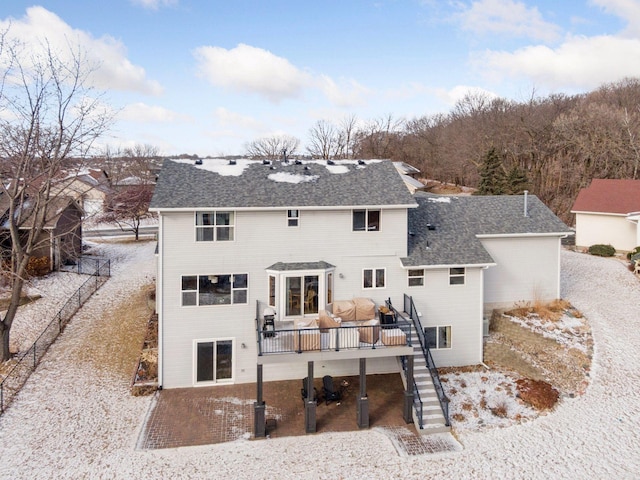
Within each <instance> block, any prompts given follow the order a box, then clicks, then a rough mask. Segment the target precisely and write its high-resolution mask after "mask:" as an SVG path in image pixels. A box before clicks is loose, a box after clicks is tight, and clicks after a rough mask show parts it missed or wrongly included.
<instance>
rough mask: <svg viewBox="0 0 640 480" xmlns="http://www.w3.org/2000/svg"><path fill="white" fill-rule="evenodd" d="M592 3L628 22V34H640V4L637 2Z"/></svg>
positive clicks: (606, 0)
mask: <svg viewBox="0 0 640 480" xmlns="http://www.w3.org/2000/svg"><path fill="white" fill-rule="evenodd" d="M591 3H592V4H593V5H597V6H599V7H601V8H602V9H603V10H604V11H605V12H606V13H608V14H610V15H615V16H617V17H620V18H622V19H623V20H626V21H627V23H628V26H627V31H626V33H627V34H630V35H639V34H640V2H638V1H637V0H591Z"/></svg>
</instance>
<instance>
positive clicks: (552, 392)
mask: <svg viewBox="0 0 640 480" xmlns="http://www.w3.org/2000/svg"><path fill="white" fill-rule="evenodd" d="M516 385H517V387H518V396H519V397H520V398H521V399H522V401H524V402H525V403H528V404H529V405H531V406H532V407H533V408H535V409H537V410H549V409H550V408H553V406H554V405H555V404H556V402H557V401H558V397H559V396H560V394H559V393H558V391H557V390H556V389H555V388H553V387H552V386H551V385H549V384H548V383H547V382H543V381H541V380H532V379H529V378H521V379H519V380H517V381H516Z"/></svg>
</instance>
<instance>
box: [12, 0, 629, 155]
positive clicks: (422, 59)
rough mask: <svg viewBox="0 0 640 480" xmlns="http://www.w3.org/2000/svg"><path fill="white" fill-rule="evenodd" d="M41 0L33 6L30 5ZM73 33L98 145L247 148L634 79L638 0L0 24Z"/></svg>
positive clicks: (409, 0) (279, 4)
mask: <svg viewBox="0 0 640 480" xmlns="http://www.w3.org/2000/svg"><path fill="white" fill-rule="evenodd" d="M36 1H37V0H36ZM8 25H10V28H9V34H10V35H11V36H13V37H17V38H19V39H21V40H22V41H24V42H26V43H32V44H33V45H34V47H33V48H34V49H35V48H37V45H38V43H37V42H38V39H42V38H43V37H46V38H47V39H48V41H49V43H50V44H52V45H54V46H56V45H62V44H63V43H64V42H65V41H68V40H69V39H71V41H72V42H74V43H78V44H80V46H82V47H83V48H85V49H86V51H87V53H88V55H89V56H90V57H91V58H93V60H96V61H99V62H100V65H101V66H100V68H99V70H98V71H97V72H95V75H94V76H93V81H94V82H95V85H96V86H97V88H98V89H100V90H102V91H105V93H106V95H105V98H106V101H107V102H108V104H109V105H110V106H111V107H112V108H113V109H114V110H115V111H117V116H116V118H117V121H116V122H115V123H114V125H113V128H112V129H111V131H110V135H109V137H106V138H105V139H104V140H103V141H102V145H107V144H108V145H109V146H111V147H118V146H121V147H123V146H124V147H126V146H131V145H133V144H136V143H141V144H150V145H154V146H157V147H158V148H159V149H160V151H161V152H162V153H163V154H165V155H175V154H179V153H196V154H199V155H201V156H205V155H224V154H242V153H243V152H244V145H245V144H246V142H248V141H251V140H254V139H257V138H260V137H264V136H271V135H277V134H288V135H294V136H296V137H298V138H300V140H301V145H302V150H304V145H305V144H306V143H307V137H308V132H309V129H310V128H311V127H312V126H313V125H314V124H315V123H316V122H317V121H318V120H327V121H333V122H336V123H338V122H339V121H340V120H341V119H343V118H345V117H346V116H348V115H355V116H356V117H357V118H358V119H359V120H360V121H362V122H365V121H368V120H371V119H378V118H382V117H386V116H387V115H389V114H391V115H393V117H394V118H398V119H400V118H407V119H410V118H414V117H416V116H422V115H429V114H435V113H439V112H442V113H446V112H448V111H449V110H450V109H451V108H452V107H453V105H454V104H455V102H456V101H457V100H459V99H460V98H462V97H463V96H464V94H465V93H467V92H470V91H480V92H486V93H487V94H489V95H498V96H501V97H506V98H510V99H514V100H526V99H527V98H529V97H530V96H531V95H532V93H533V92H534V91H535V93H536V95H547V94H548V93H550V92H562V93H567V94H573V93H578V92H583V91H588V90H592V89H594V88H597V87H598V86H599V85H601V84H602V83H606V82H615V81H618V80H621V79H622V78H624V77H631V76H638V77H640V0H587V1H577V0H564V1H558V0H552V1H535V2H534V1H526V0H455V1H446V0H421V1H420V0H404V1H403V0H377V1H361V0H354V1H349V0H342V1H333V0H326V1H323V2H318V1H306V0H298V1H284V0H271V1H258V0H254V1H249V0H234V1H228V0H227V1H217V0H208V1H207V0H109V1H103V0H83V1H74V0H66V1H61V0H58V1H55V0H52V1H46V0H42V1H41V2H40V3H38V4H34V1H33V0H32V1H28V2H25V1H22V0H11V1H3V2H2V3H1V4H0V27H1V28H3V29H4V28H7V26H8Z"/></svg>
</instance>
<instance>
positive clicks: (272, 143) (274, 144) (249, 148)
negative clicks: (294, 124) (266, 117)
mask: <svg viewBox="0 0 640 480" xmlns="http://www.w3.org/2000/svg"><path fill="white" fill-rule="evenodd" d="M299 146H300V140H299V139H297V138H296V137H292V136H290V135H273V136H271V137H263V138H259V139H257V140H253V141H251V142H249V143H247V144H246V145H245V151H246V154H247V156H249V157H252V158H261V159H266V160H277V159H278V158H281V157H282V156H283V155H285V156H286V155H295V153H296V150H297V149H298V148H299Z"/></svg>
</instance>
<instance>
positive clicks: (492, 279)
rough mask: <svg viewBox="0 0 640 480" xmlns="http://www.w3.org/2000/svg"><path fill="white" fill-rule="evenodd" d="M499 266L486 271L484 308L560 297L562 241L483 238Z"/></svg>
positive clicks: (557, 239)
mask: <svg viewBox="0 0 640 480" xmlns="http://www.w3.org/2000/svg"><path fill="white" fill-rule="evenodd" d="M482 244H483V245H484V247H485V248H486V249H487V251H488V252H489V253H490V254H491V256H492V257H493V259H494V260H495V261H496V263H497V266H495V267H491V268H489V269H488V270H487V271H486V272H485V276H484V278H485V284H484V288H485V289H484V302H485V309H491V308H497V307H504V306H509V305H513V304H514V303H515V302H519V301H528V302H534V301H538V300H539V301H549V300H553V299H556V298H559V296H560V238H558V237H533V238H525V237H514V238H483V239H482Z"/></svg>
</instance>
